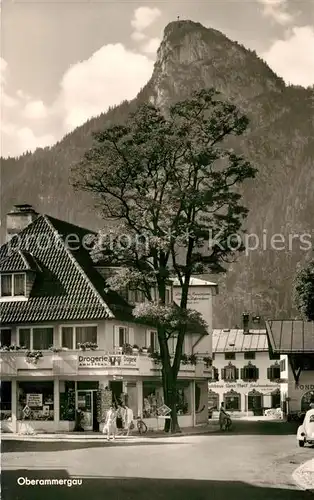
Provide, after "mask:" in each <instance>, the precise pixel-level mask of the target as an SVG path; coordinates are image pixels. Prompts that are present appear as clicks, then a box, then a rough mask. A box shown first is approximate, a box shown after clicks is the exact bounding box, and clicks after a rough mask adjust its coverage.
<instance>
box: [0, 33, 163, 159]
mask: <svg viewBox="0 0 314 500" xmlns="http://www.w3.org/2000/svg"><path fill="white" fill-rule="evenodd" d="M153 65H154V61H153V60H152V59H151V58H149V57H147V56H146V55H144V54H139V53H136V52H133V51H131V50H128V49H126V48H125V47H124V46H123V45H122V44H119V43H118V44H110V45H104V46H103V47H101V48H100V49H99V50H97V51H96V52H94V53H93V54H92V55H91V57H89V58H88V59H86V60H84V61H81V62H78V63H76V64H74V65H72V66H71V67H70V68H69V69H68V70H67V71H66V72H65V73H64V75H63V77H62V79H61V81H60V87H59V93H58V95H57V96H56V99H55V101H54V102H53V103H52V104H51V105H50V106H47V105H45V103H44V102H43V101H42V100H40V99H38V98H36V99H34V98H31V97H30V96H28V95H27V94H26V93H25V92H23V90H18V91H17V92H15V93H14V94H13V93H11V94H10V95H9V93H8V92H6V86H7V76H8V65H7V63H6V62H5V61H4V60H1V64H0V69H1V73H0V81H1V91H2V100H1V112H2V113H1V114H2V116H1V121H2V137H1V139H2V141H1V142H2V151H1V154H2V155H3V156H8V155H11V156H13V155H19V154H22V153H23V152H24V151H26V150H34V149H36V147H46V146H50V145H52V144H53V143H55V142H56V141H57V140H59V139H61V138H62V137H63V136H64V134H66V133H68V132H70V131H71V130H73V129H74V128H75V127H77V126H79V125H82V124H83V123H84V122H85V121H86V120H88V119H90V118H92V117H93V116H97V115H99V114H100V113H102V112H105V111H107V109H108V107H109V106H113V105H116V104H119V103H120V102H121V101H123V100H125V99H127V100H130V99H133V98H134V97H135V96H136V95H137V93H138V92H139V90H140V89H141V87H143V86H144V85H145V84H146V83H147V81H148V80H149V78H150V77H151V75H152V72H153ZM126 82H127V84H126Z"/></svg>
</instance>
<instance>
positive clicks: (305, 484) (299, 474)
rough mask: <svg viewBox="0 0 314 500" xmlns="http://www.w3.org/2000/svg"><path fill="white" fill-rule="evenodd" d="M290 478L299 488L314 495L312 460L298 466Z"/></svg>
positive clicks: (313, 466) (313, 464)
mask: <svg viewBox="0 0 314 500" xmlns="http://www.w3.org/2000/svg"><path fill="white" fill-rule="evenodd" d="M292 477H293V479H294V481H295V482H296V483H297V484H298V486H299V487H300V488H302V489H303V490H306V491H309V492H311V493H313V494H314V459H312V460H308V461H307V462H305V463H304V464H302V465H300V467H298V468H297V469H296V470H295V471H294V473H293V474H292Z"/></svg>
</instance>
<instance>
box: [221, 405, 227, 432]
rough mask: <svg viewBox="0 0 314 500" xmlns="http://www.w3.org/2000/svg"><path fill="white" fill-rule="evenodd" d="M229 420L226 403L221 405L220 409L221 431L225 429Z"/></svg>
mask: <svg viewBox="0 0 314 500" xmlns="http://www.w3.org/2000/svg"><path fill="white" fill-rule="evenodd" d="M227 418H229V415H228V414H227V413H226V411H225V403H221V405H220V409H219V426H220V430H222V429H223V426H224V423H225V420H226V419H227Z"/></svg>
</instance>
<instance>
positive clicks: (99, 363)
mask: <svg viewBox="0 0 314 500" xmlns="http://www.w3.org/2000/svg"><path fill="white" fill-rule="evenodd" d="M137 361H138V356H132V355H121V354H117V355H110V354H106V355H104V356H79V357H78V366H79V368H106V367H109V366H115V367H121V368H122V367H134V368H136V366H137Z"/></svg>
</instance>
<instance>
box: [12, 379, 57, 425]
mask: <svg viewBox="0 0 314 500" xmlns="http://www.w3.org/2000/svg"><path fill="white" fill-rule="evenodd" d="M53 395H54V394H53V382H52V381H51V382H50V381H49V382H48V381H41V380H36V381H30V382H18V420H53V417H54V413H53ZM25 406H28V407H29V410H30V413H28V414H27V413H25V412H23V409H24V408H25Z"/></svg>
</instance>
